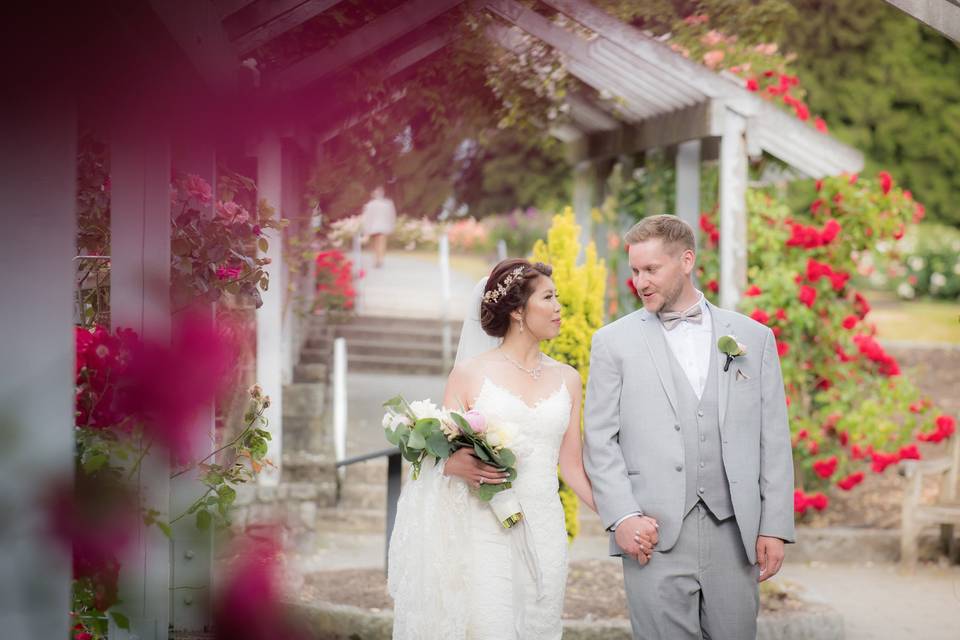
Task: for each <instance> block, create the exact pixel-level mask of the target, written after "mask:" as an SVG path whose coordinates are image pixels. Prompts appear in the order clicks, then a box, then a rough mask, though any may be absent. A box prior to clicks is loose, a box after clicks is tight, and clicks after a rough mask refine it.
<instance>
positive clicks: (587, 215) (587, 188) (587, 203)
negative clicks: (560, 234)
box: [573, 160, 599, 253]
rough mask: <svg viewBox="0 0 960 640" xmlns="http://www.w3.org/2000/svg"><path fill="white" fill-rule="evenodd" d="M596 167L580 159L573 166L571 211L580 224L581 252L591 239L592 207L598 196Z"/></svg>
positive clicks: (590, 162) (589, 161) (588, 161)
mask: <svg viewBox="0 0 960 640" xmlns="http://www.w3.org/2000/svg"><path fill="white" fill-rule="evenodd" d="M598 191H599V189H598V185H597V169H596V166H595V165H594V163H593V162H592V161H591V160H582V161H580V162H578V163H577V164H576V165H575V166H574V168H573V213H574V216H575V217H576V219H577V224H578V225H580V246H581V247H582V248H581V253H582V252H583V250H585V249H586V247H587V244H589V242H590V240H592V239H593V207H594V206H595V205H596V202H597V199H598V197H599V193H598Z"/></svg>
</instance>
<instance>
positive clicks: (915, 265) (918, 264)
mask: <svg viewBox="0 0 960 640" xmlns="http://www.w3.org/2000/svg"><path fill="white" fill-rule="evenodd" d="M907 264H908V265H910V268H911V269H913V270H914V271H920V270H922V269H923V268H924V267H925V266H927V261H926V260H924V259H923V258H921V257H920V256H910V259H909V260H907Z"/></svg>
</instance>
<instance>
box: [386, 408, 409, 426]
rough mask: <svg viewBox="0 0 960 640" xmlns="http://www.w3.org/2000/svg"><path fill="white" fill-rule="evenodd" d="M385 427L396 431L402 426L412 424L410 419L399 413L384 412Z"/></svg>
mask: <svg viewBox="0 0 960 640" xmlns="http://www.w3.org/2000/svg"><path fill="white" fill-rule="evenodd" d="M382 424H383V428H384V429H389V430H390V431H396V430H397V429H398V428H400V427H401V426H407V427H409V426H410V420H409V419H408V418H407V417H406V416H403V415H400V414H398V413H392V412H387V413H385V414H383V423H382Z"/></svg>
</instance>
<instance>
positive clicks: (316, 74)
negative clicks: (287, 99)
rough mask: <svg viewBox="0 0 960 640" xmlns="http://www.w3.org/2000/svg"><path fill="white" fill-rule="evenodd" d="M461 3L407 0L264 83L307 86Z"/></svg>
mask: <svg viewBox="0 0 960 640" xmlns="http://www.w3.org/2000/svg"><path fill="white" fill-rule="evenodd" d="M462 3H463V0H410V1H409V2H407V3H405V4H402V5H400V6H399V7H397V8H396V9H393V10H392V11H389V12H388V13H386V14H384V15H382V16H380V17H379V18H377V19H375V20H373V21H372V22H370V23H368V24H366V25H364V26H362V27H360V28H359V29H357V30H356V31H354V32H352V33H350V34H349V35H347V36H345V37H344V38H342V39H341V40H339V41H337V42H336V43H335V44H333V45H331V46H329V47H327V48H325V49H322V50H320V51H318V52H316V53H314V54H311V55H309V56H307V57H306V58H304V59H303V60H301V61H299V62H296V63H294V64H292V65H290V66H289V67H287V68H286V69H283V70H281V71H278V72H277V73H276V74H274V75H273V76H271V77H268V78H267V84H268V85H269V86H271V87H272V88H274V89H280V90H296V89H301V88H303V87H306V86H308V85H310V84H312V83H314V82H316V81H318V80H320V79H321V78H323V77H324V76H327V75H329V74H331V73H334V72H336V71H339V70H341V69H344V68H345V67H348V66H349V65H351V64H353V63H355V62H357V61H359V60H361V59H363V58H365V57H366V56H368V55H369V54H370V53H372V52H374V51H376V50H377V49H380V48H382V47H384V46H386V45H388V44H390V43H391V42H393V41H395V40H397V39H398V38H401V37H403V36H404V35H406V34H408V33H410V32H411V31H413V30H414V29H416V28H417V27H419V26H421V25H423V24H426V23H427V22H429V21H430V20H433V19H434V18H436V17H437V16H440V15H442V14H444V13H446V12H447V11H449V10H451V9H453V8H454V7H456V6H458V5H460V4H462Z"/></svg>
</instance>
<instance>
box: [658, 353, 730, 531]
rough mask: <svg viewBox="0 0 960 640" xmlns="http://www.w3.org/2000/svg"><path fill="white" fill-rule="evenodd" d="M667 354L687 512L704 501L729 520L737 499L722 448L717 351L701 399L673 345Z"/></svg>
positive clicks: (712, 510) (685, 512)
mask: <svg viewBox="0 0 960 640" xmlns="http://www.w3.org/2000/svg"><path fill="white" fill-rule="evenodd" d="M712 343H713V341H712V340H711V344H712ZM667 354H668V358H669V361H670V368H671V372H672V375H673V385H674V388H676V390H677V404H678V405H679V406H678V414H679V425H678V426H679V427H680V432H681V434H682V436H683V450H684V451H683V453H684V466H686V472H687V476H686V480H687V491H686V497H685V500H684V505H683V515H684V516H686V515H687V514H688V513H690V510H691V509H693V508H694V507H695V506H696V504H697V502H698V501H700V500H702V501H703V503H704V504H705V505H707V508H708V509H710V511H711V512H712V513H713V515H714V516H716V517H717V519H718V520H725V519H727V518H729V517H730V516H732V515H733V502H732V501H731V499H730V485H729V483H728V482H727V472H726V470H724V468H723V458H722V457H721V450H720V401H719V397H720V391H719V381H718V379H717V361H716V358H717V350H716V349H711V355H710V369H709V373H708V374H707V381H706V384H705V385H704V388H703V395H702V396H701V397H700V398H699V399H698V398H697V394H696V393H695V392H694V390H693V388H692V387H691V386H690V381H689V380H687V376H686V375H685V374H684V372H683V367H681V366H680V363H679V362H677V358H676V356H674V355H673V349H671V348H670V345H669V344H667Z"/></svg>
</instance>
